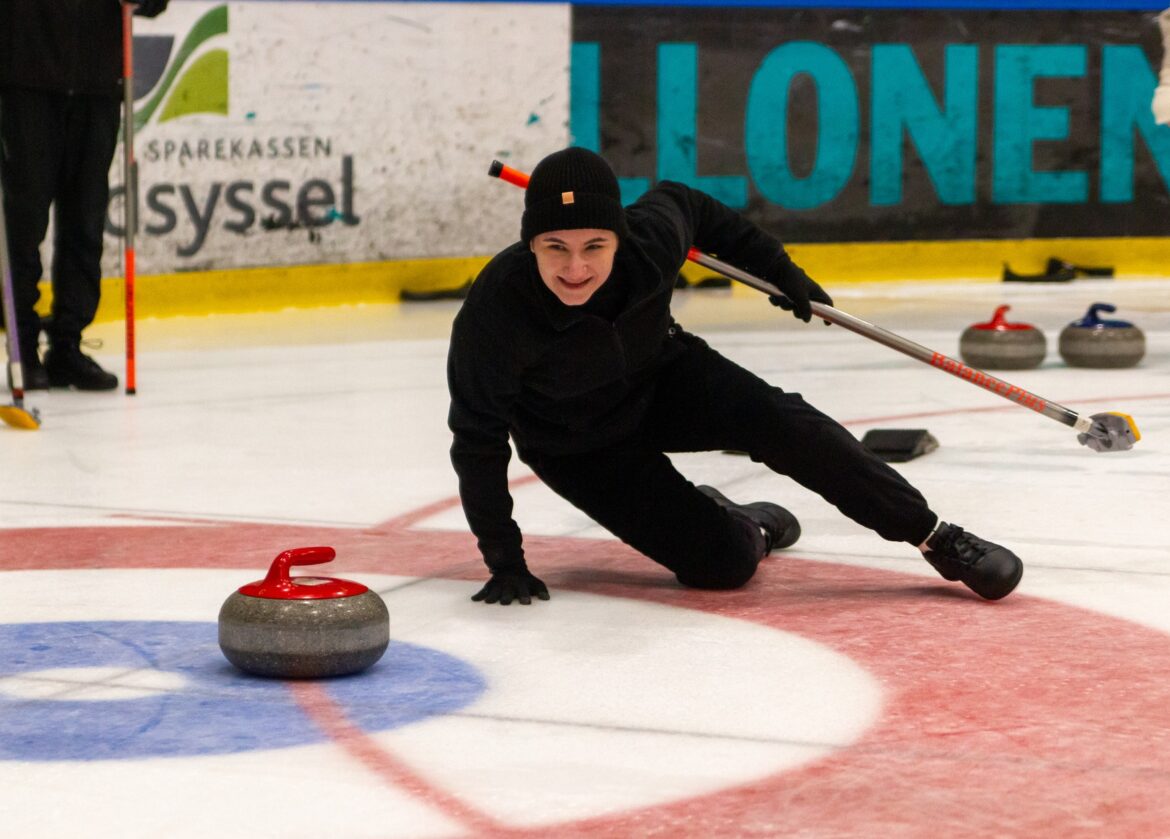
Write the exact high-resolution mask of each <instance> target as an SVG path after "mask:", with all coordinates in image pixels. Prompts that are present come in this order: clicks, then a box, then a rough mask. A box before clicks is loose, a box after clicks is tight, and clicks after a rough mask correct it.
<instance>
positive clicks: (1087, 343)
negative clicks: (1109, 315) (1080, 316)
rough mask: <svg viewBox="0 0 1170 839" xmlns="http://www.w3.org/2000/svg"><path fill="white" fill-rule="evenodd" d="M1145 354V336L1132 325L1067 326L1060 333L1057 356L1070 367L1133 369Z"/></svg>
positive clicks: (1084, 324)
mask: <svg viewBox="0 0 1170 839" xmlns="http://www.w3.org/2000/svg"><path fill="white" fill-rule="evenodd" d="M1145 354H1146V336H1145V334H1144V333H1143V332H1142V331H1141V330H1140V329H1138V328H1137V327H1136V326H1134V325H1133V324H1132V323H1126V322H1124V321H1103V322H1099V323H1088V324H1086V323H1084V322H1083V321H1076V322H1074V323H1070V324H1069V325H1068V326H1066V327H1065V328H1064V329H1062V330H1061V332H1060V357H1061V358H1063V359H1064V363H1065V364H1067V365H1068V366H1069V367H1097V368H1119V367H1133V366H1134V365H1136V364H1137V363H1138V362H1139V361H1141V360H1142V358H1143V357H1144V356H1145Z"/></svg>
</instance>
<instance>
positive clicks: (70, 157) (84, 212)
mask: <svg viewBox="0 0 1170 839" xmlns="http://www.w3.org/2000/svg"><path fill="white" fill-rule="evenodd" d="M118 123H119V103H118V100H117V99H113V98H109V97H104V96H73V97H70V101H69V103H68V105H67V109H66V114H65V144H66V148H65V155H64V160H63V165H62V173H61V184H60V189H59V190H58V192H57V196H56V199H57V204H56V213H55V216H54V237H53V238H54V243H53V320H52V323H51V324H50V326H49V332H50V336H49V337H50V343H53V344H58V345H62V346H64V345H66V344H72V345H76V343H77V342H78V341H79V340H80V338H81V332H82V330H84V329H85V328H86V327H87V326H89V325H90V324H91V323H92V322H93V319H94V316H95V315H96V314H97V309H98V303H99V302H100V300H101V280H102V245H103V242H102V236H103V234H104V231H105V221H106V211H107V205H108V202H109V197H110V185H109V173H110V163H111V161H112V160H113V159H114V149H115V147H116V145H117V140H118Z"/></svg>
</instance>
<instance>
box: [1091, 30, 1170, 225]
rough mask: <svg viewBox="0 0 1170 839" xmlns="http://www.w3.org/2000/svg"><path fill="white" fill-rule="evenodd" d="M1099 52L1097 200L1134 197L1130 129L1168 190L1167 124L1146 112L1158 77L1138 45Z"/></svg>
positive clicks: (1169, 137) (1169, 153) (1169, 150)
mask: <svg viewBox="0 0 1170 839" xmlns="http://www.w3.org/2000/svg"><path fill="white" fill-rule="evenodd" d="M1103 52H1104V54H1103V55H1102V58H1101V200H1102V201H1105V202H1114V203H1116V202H1123V201H1133V182H1134V137H1135V134H1137V135H1140V136H1141V138H1142V139H1143V140H1144V141H1145V143H1146V148H1148V149H1149V150H1150V154H1152V155H1153V157H1154V163H1155V164H1156V165H1157V167H1158V171H1159V172H1160V173H1161V175H1162V183H1163V184H1165V185H1166V187H1167V188H1168V189H1170V127H1166V126H1159V125H1158V124H1157V123H1155V122H1154V115H1153V113H1152V112H1151V111H1150V101H1151V100H1152V99H1153V98H1154V88H1155V87H1157V85H1158V77H1157V76H1155V75H1154V71H1153V69H1152V68H1151V67H1150V62H1149V60H1148V59H1147V58H1146V54H1145V52H1143V51H1142V48H1141V47H1138V46H1132V45H1125V46H1106V47H1105V48H1104V51H1103ZM1135 129H1136V132H1135Z"/></svg>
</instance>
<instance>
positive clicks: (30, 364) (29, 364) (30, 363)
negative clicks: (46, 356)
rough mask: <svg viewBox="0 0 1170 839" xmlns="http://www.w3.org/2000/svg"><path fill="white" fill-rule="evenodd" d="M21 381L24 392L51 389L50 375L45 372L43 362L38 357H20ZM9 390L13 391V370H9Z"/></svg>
mask: <svg viewBox="0 0 1170 839" xmlns="http://www.w3.org/2000/svg"><path fill="white" fill-rule="evenodd" d="M20 367H21V371H20V372H21V380H22V384H23V389H24V390H48V389H49V374H48V373H46V372H45V367H44V365H43V364H41V360H40V359H39V358H37V357H36V355H35V354H34V355H31V356H28V355H24V354H23V353H21V356H20ZM8 389H9V390H12V370H11V368H10V369H9V370H8Z"/></svg>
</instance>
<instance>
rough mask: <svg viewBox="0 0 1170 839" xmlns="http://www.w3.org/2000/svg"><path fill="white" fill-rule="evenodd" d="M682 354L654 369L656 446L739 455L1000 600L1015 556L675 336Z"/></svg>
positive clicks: (803, 407)
mask: <svg viewBox="0 0 1170 839" xmlns="http://www.w3.org/2000/svg"><path fill="white" fill-rule="evenodd" d="M676 340H682V341H683V342H684V343H686V344H687V345H688V347H689V351H688V352H687V353H686V354H684V355H683V356H682V357H681V358H679V359H678V360H677V361H676V362H675V363H673V364H671V365H670V366H669V367H668V368H667V369H666V370H664V371H663V374H662V376H660V378H659V382H658V391H657V398H656V400H655V402H654V406H653V410H652V413H651V415H650V417H649V418H648V421H647V427H648V428H650V429H652V430H653V432H654V439H653V444H654V445H656V446H658V447H659V448H660V449H661V450H663V451H668V452H669V451H707V450H711V449H737V450H741V451H746V452H748V454H750V455H751V457H752V459H753V460H757V461H760V462H762V463H764V464H766V465H767V466H768V467H770V468H771V469H773V470H774V471H776V472H779V473H781V474H784V475H788V476H790V477H792V478H793V479H795V480H796V481H798V482H799V483H800V484H802V485H803V486H805V487H807V488H808V489H811V490H813V491H814V492H816V493H818V494H820V495H821V496H822V497H823V498H825V499H826V500H827V501H829V502H830V503H832V504H834V505H835V506H836V507H837V509H839V510H840V511H841V512H842V513H844V514H845V515H847V516H849V518H851V519H853V520H854V521H856V522H858V523H859V524H861V525H864V526H865V527H868V528H870V529H871V530H874V531H875V532H877V533H878V534H879V535H881V536H882V537H884V538H886V539H889V540H890V541H899V542H908V543H910V544H911V545H913V546H915V547H917V548H920V549H921V550H922V551H923V552H924V555H925V557H926V559H927V560H928V561H929V562H930V563H931V565H933V566H934V567H935V568H936V569H937V570H938V572H939V573H940V574H941V575H942V576H943V577H944V578H946V579H948V580H959V581H961V582H962V583H963V584H964V585H966V586H967V587H968V588H970V589H971V590H972V591H974V592H976V593H977V594H979V595H980V596H981V597H985V598H987V599H988V600H998V599H999V598H1001V597H1006V596H1007V595H1008V594H1010V593H1011V592H1012V591H1013V590H1014V589H1015V587H1016V586H1017V585H1018V584H1019V582H1020V578H1021V577H1022V576H1023V571H1024V566H1023V563H1022V562H1021V561H1020V559H1019V557H1017V556H1016V555H1015V554H1014V553H1012V552H1011V551H1010V550H1008V549H1007V548H1004V547H1003V546H1001V545H997V544H995V543H994V542H988V541H987V540H985V539H980V538H979V537H978V536H975V535H974V534H971V533H967V532H966V531H964V530H963V529H962V528H961V527H957V526H955V525H953V524H947V523H945V522H940V521H939V519H938V516H936V515H935V514H934V512H933V511H931V509H930V507H929V506H928V505H927V503H926V500H925V499H924V498H923V497H922V494H921V493H920V492H918V490H916V489H915V488H914V487H913V486H911V485H910V483H909V482H908V481H907V480H906V479H905V478H903V477H902V476H901V475H899V474H898V473H897V472H896V471H895V470H894V469H893V468H892V467H890V466H889V465H887V464H886V463H884V462H883V461H882V460H880V459H879V458H878V457H877V456H876V455H874V454H873V453H872V452H870V451H869V450H868V449H866V448H865V447H864V446H862V445H861V443H860V442H859V441H858V440H857V439H856V438H855V437H854V436H853V435H852V434H850V433H849V432H848V431H846V430H845V428H843V427H842V426H841V425H840V424H839V423H837V422H836V421H835V420H833V419H831V418H830V417H828V416H826V415H825V414H822V413H821V412H820V411H818V410H816V409H815V408H813V407H812V406H811V405H809V404H808V403H806V402H805V401H804V400H803V399H802V398H801V397H800V395H799V394H794V393H785V392H784V391H782V390H780V389H779V388H776V387H772V386H771V385H769V384H768V383H767V382H765V381H763V380H762V379H760V378H759V377H757V376H755V375H754V374H752V373H749V372H748V371H746V370H744V369H743V368H741V367H739V365H737V364H734V363H732V362H731V361H728V360H727V359H725V358H723V357H722V356H721V355H719V354H718V353H717V352H715V351H714V350H712V349H710V348H709V347H708V346H707V345H706V343H705V342H703V341H702V340H701V339H698V338H696V337H694V336H690V335H686V334H685V333H680V334H679V335H678V336H676Z"/></svg>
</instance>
